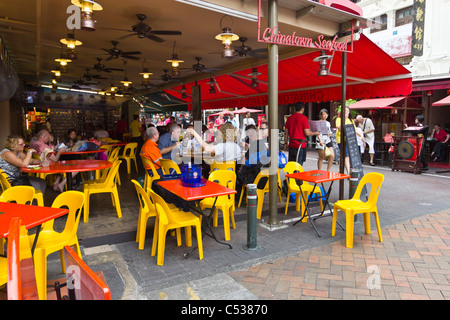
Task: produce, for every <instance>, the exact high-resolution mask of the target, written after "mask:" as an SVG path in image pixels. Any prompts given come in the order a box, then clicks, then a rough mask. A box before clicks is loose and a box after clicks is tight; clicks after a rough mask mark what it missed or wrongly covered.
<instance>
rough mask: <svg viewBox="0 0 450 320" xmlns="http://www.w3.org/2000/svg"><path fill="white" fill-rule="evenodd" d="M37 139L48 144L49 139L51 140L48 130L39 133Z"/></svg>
mask: <svg viewBox="0 0 450 320" xmlns="http://www.w3.org/2000/svg"><path fill="white" fill-rule="evenodd" d="M36 138H37V140H38V141H41V142H43V143H48V139H49V138H50V133H48V131H47V130H41V131H39V132H38V133H37V135H36Z"/></svg>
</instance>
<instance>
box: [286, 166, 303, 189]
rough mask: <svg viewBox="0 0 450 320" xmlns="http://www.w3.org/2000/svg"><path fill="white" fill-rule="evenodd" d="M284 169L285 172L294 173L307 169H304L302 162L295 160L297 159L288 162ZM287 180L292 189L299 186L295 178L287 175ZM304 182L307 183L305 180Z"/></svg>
mask: <svg viewBox="0 0 450 320" xmlns="http://www.w3.org/2000/svg"><path fill="white" fill-rule="evenodd" d="M283 170H284V173H285V174H293V173H297V172H304V171H305V170H303V167H302V166H301V164H300V163H298V162H295V161H289V162H288V163H286V166H285V167H284V169H283ZM286 182H287V183H288V184H289V186H290V187H291V189H296V188H298V185H297V182H296V180H295V179H291V178H288V177H286ZM303 183H305V182H303Z"/></svg>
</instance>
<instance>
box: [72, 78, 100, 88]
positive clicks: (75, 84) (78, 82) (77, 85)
mask: <svg viewBox="0 0 450 320" xmlns="http://www.w3.org/2000/svg"><path fill="white" fill-rule="evenodd" d="M98 84H100V82H89V81H84V80H83V79H78V80H75V81H74V82H73V85H72V89H90V88H89V86H92V85H98ZM85 86H88V87H85Z"/></svg>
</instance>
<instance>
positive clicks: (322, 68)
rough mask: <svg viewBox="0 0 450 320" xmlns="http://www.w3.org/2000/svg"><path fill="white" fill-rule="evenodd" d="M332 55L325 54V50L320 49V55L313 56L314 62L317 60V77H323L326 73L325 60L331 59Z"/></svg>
mask: <svg viewBox="0 0 450 320" xmlns="http://www.w3.org/2000/svg"><path fill="white" fill-rule="evenodd" d="M332 58H333V56H330V55H327V53H326V51H325V50H321V51H320V56H318V57H317V58H314V59H313V61H314V62H319V73H318V75H319V77H324V76H327V75H328V68H327V61H328V60H331V59H332Z"/></svg>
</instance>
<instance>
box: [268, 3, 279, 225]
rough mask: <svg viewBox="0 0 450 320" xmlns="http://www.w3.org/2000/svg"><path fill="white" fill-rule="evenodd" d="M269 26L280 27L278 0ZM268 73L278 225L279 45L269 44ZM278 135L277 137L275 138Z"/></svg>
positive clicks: (273, 211) (272, 205) (272, 221)
mask: <svg viewBox="0 0 450 320" xmlns="http://www.w3.org/2000/svg"><path fill="white" fill-rule="evenodd" d="M268 9H269V28H274V27H278V0H269V8H268ZM268 46H269V47H268V50H269V57H268V68H269V70H268V73H269V89H268V102H269V128H270V130H269V131H270V132H269V134H270V139H269V143H270V144H269V150H270V163H271V166H270V168H269V221H268V224H269V225H278V224H279V222H278V217H277V213H278V212H277V211H278V210H277V203H278V170H277V169H278V150H279V142H278V45H277V44H272V43H271V44H269V45H268ZM274 135H276V139H274Z"/></svg>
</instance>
